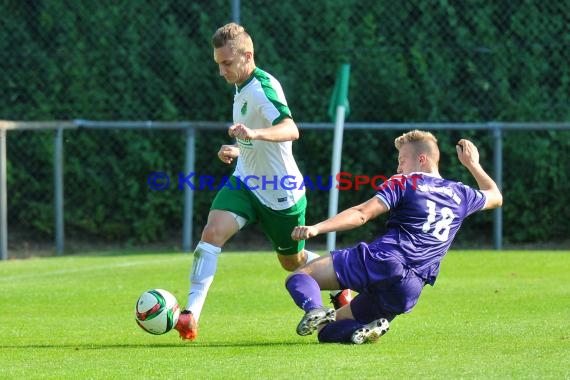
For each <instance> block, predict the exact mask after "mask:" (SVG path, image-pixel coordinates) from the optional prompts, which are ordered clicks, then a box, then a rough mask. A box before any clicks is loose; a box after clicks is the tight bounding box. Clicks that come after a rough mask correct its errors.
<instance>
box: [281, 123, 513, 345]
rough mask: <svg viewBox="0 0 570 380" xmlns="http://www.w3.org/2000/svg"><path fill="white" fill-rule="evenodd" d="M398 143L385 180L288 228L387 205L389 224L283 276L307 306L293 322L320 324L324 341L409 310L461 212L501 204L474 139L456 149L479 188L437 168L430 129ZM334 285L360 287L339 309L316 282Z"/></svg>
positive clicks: (355, 335) (374, 330) (335, 223)
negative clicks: (393, 167)
mask: <svg viewBox="0 0 570 380" xmlns="http://www.w3.org/2000/svg"><path fill="white" fill-rule="evenodd" d="M395 145H396V148H397V149H398V151H399V153H398V175H396V176H393V177H392V179H391V180H390V181H389V183H388V185H387V186H383V187H382V188H380V189H379V190H378V192H377V193H376V194H375V195H374V196H373V197H372V198H371V199H369V200H368V201H366V202H364V203H362V204H360V205H357V206H354V207H351V208H349V209H347V210H344V211H343V212H341V213H340V214H338V215H336V216H334V217H332V218H330V219H327V220H325V221H323V222H320V223H318V224H316V225H313V226H298V227H295V228H294V229H293V232H292V233H291V234H292V237H293V238H295V239H309V238H312V237H314V236H317V235H319V234H323V233H327V232H331V231H346V230H350V229H353V228H357V227H359V226H362V225H363V224H364V223H366V222H368V221H370V220H372V219H374V218H376V217H377V216H379V215H381V214H384V213H387V212H389V216H388V220H387V222H386V226H387V232H386V233H384V234H383V235H380V236H378V237H377V238H376V239H375V240H374V241H372V242H369V243H367V242H360V243H358V244H357V245H355V246H353V247H351V248H346V249H338V250H335V251H332V252H331V253H330V255H326V256H322V257H321V258H319V259H317V260H314V261H311V262H310V263H308V264H307V265H305V266H304V267H302V268H300V269H299V270H298V271H296V272H295V273H293V274H292V275H290V276H289V277H288V279H287V282H286V287H287V290H288V291H289V293H290V295H291V297H292V298H293V300H294V302H295V303H296V304H297V306H299V308H301V309H302V310H304V311H305V315H304V316H303V318H302V319H301V321H300V322H299V324H298V326H297V333H298V334H299V335H309V334H311V333H313V332H314V331H315V330H318V339H319V341H320V342H323V343H355V344H361V343H366V342H373V341H376V340H377V339H378V338H379V337H380V336H381V335H383V334H384V333H385V332H386V331H387V330H388V327H389V322H390V321H392V320H393V319H394V318H395V317H396V316H397V315H399V314H402V313H407V312H410V311H411V310H412V308H413V307H414V306H415V305H416V303H417V302H418V299H419V297H420V294H421V292H422V290H423V288H424V286H425V285H432V286H433V284H434V283H435V280H436V278H437V276H438V274H439V265H440V262H441V260H442V259H443V257H444V256H445V254H446V253H447V251H448V249H449V247H450V246H451V243H452V241H453V238H454V237H455V234H456V233H457V231H458V230H459V228H460V227H461V224H462V222H463V221H464V220H465V218H467V217H468V216H469V215H471V214H473V213H474V212H477V211H480V210H486V209H491V208H495V207H499V206H501V205H502V203H503V197H502V195H501V192H500V190H499V188H498V187H497V184H496V183H495V181H493V179H492V178H491V177H489V175H488V174H487V173H486V172H485V170H483V168H482V167H481V165H480V164H479V152H478V150H477V147H476V146H475V145H474V144H473V143H472V142H470V141H468V140H464V139H462V140H460V141H459V142H458V143H457V157H458V159H459V161H460V162H461V163H462V164H463V165H464V166H465V167H466V168H467V170H469V172H470V173H471V175H472V176H473V178H474V179H475V181H476V182H477V185H478V187H479V189H474V188H471V187H469V186H466V185H464V184H462V183H460V182H456V181H452V180H448V179H444V178H442V177H441V176H440V174H439V148H438V146H437V139H436V138H435V136H433V135H432V134H431V133H429V132H424V131H417V130H415V131H410V132H408V133H405V134H403V135H402V136H400V137H398V138H396V140H395ZM338 287H347V288H350V289H353V290H355V291H356V292H358V294H357V295H356V296H355V297H354V299H353V300H352V302H351V303H349V304H348V305H346V306H344V307H342V308H340V309H339V310H337V311H335V310H332V309H328V308H325V307H324V306H323V305H322V301H321V297H320V294H321V290H326V289H337V288H338ZM335 314H336V315H335Z"/></svg>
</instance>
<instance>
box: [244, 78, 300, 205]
mask: <svg viewBox="0 0 570 380" xmlns="http://www.w3.org/2000/svg"><path fill="white" fill-rule="evenodd" d="M287 117H289V118H290V117H291V111H290V110H289V107H288V105H287V100H286V99H285V94H284V93H283V89H282V88H281V84H280V83H279V82H278V81H277V79H275V78H274V77H273V76H272V75H271V74H269V73H267V72H265V71H263V70H261V69H259V68H256V69H255V70H254V72H253V73H252V75H251V77H250V78H249V79H248V80H247V81H246V82H244V83H243V84H242V85H241V86H239V87H237V86H236V93H235V96H234V105H233V120H234V123H241V124H243V125H245V126H246V127H248V128H250V129H261V128H269V127H271V126H272V125H275V124H277V123H279V122H280V121H281V120H283V119H284V118H287ZM237 144H238V146H239V150H240V154H239V157H238V159H237V165H236V169H235V171H234V176H236V177H238V178H240V179H241V181H243V182H244V183H245V185H246V186H247V187H248V188H249V189H250V190H252V191H253V193H254V194H255V195H256V196H257V198H258V199H259V200H260V201H261V203H263V204H264V205H265V206H267V207H269V208H271V209H273V210H284V209H286V208H289V207H291V206H293V205H294V204H295V203H297V201H299V199H301V198H302V197H303V195H304V194H305V189H304V187H303V186H301V184H302V182H303V175H302V174H301V171H300V170H299V168H298V167H297V163H296V162H295V158H294V157H293V149H292V145H293V144H292V141H285V142H269V141H260V140H242V139H237Z"/></svg>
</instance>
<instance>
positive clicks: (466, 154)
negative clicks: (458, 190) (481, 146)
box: [455, 139, 479, 167]
mask: <svg viewBox="0 0 570 380" xmlns="http://www.w3.org/2000/svg"><path fill="white" fill-rule="evenodd" d="M455 149H456V150H457V158H459V161H461V163H462V164H463V165H465V166H466V167H470V166H473V165H478V164H479V150H478V149H477V147H476V146H475V144H473V143H472V142H471V141H469V140H466V139H461V140H459V141H458V142H457V145H456V146H455Z"/></svg>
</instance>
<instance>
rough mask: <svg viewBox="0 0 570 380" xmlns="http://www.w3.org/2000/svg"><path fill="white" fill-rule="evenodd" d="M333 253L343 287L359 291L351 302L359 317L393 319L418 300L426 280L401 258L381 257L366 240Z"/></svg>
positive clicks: (364, 320)
mask: <svg viewBox="0 0 570 380" xmlns="http://www.w3.org/2000/svg"><path fill="white" fill-rule="evenodd" d="M331 256H332V261H333V267H334V270H335V272H336V275H337V278H338V282H339V284H340V285H341V289H352V290H354V291H356V292H358V295H357V296H356V297H355V298H354V300H352V302H351V303H350V305H351V309H352V314H353V315H354V318H355V319H356V320H358V321H360V322H363V323H369V322H371V321H373V320H375V319H379V318H386V319H388V320H392V319H394V317H396V315H398V314H403V313H407V312H409V311H411V310H412V308H413V307H414V306H415V305H416V303H417V302H418V299H419V297H420V294H421V292H422V289H423V287H424V285H425V282H424V280H423V279H421V278H420V277H418V276H417V275H416V273H415V272H414V271H412V270H410V269H408V268H406V267H405V266H404V265H403V264H402V263H401V262H400V261H399V260H397V259H395V258H393V257H390V256H387V257H384V258H379V257H378V256H377V255H373V254H372V253H371V252H370V249H369V246H368V245H367V244H365V243H360V244H359V245H357V246H355V247H352V248H347V249H340V250H337V251H332V252H331Z"/></svg>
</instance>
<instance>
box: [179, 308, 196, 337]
mask: <svg viewBox="0 0 570 380" xmlns="http://www.w3.org/2000/svg"><path fill="white" fill-rule="evenodd" d="M174 328H175V329H176V330H177V331H178V334H180V338H181V339H184V340H194V339H196V338H197V337H198V323H196V320H195V319H194V315H193V314H192V312H191V311H190V310H184V311H182V312H181V313H180V316H179V317H178V322H176V326H174Z"/></svg>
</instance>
